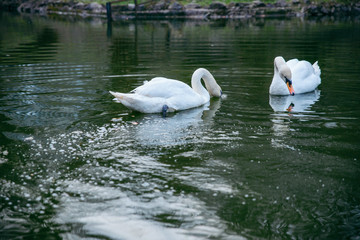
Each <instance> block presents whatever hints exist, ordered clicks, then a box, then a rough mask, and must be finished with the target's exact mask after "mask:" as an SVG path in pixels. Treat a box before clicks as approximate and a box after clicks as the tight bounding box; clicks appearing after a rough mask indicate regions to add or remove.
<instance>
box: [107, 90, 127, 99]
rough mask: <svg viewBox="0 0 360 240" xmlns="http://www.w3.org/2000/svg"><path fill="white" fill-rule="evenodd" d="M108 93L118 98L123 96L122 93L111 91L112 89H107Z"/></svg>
mask: <svg viewBox="0 0 360 240" xmlns="http://www.w3.org/2000/svg"><path fill="white" fill-rule="evenodd" d="M109 93H110V94H111V95H113V96H114V97H116V98H117V99H118V100H121V99H123V97H124V95H123V93H119V92H112V91H109Z"/></svg>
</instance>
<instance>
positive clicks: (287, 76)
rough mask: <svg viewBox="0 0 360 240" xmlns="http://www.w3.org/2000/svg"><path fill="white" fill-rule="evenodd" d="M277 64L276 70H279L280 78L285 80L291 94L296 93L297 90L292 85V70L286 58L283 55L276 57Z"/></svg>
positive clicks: (275, 63) (275, 62)
mask: <svg viewBox="0 0 360 240" xmlns="http://www.w3.org/2000/svg"><path fill="white" fill-rule="evenodd" d="M274 65H275V71H277V72H278V74H279V76H280V78H281V79H282V80H283V81H284V83H285V84H286V86H287V88H288V89H289V93H290V95H295V91H294V88H293V85H292V80H291V79H292V76H291V70H290V68H289V67H288V65H286V63H285V60H284V58H283V57H276V58H275V60H274Z"/></svg>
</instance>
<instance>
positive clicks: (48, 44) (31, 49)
mask: <svg viewBox="0 0 360 240" xmlns="http://www.w3.org/2000/svg"><path fill="white" fill-rule="evenodd" d="M56 43H58V34H57V32H56V31H55V30H54V29H52V28H49V27H46V26H45V27H44V28H42V29H41V30H40V32H39V33H38V34H37V36H36V39H35V41H29V42H19V43H18V45H17V46H16V47H14V48H10V49H4V50H3V51H4V52H5V57H4V56H1V57H0V61H1V62H2V63H7V64H14V63H15V64H30V63H37V62H43V61H47V60H51V59H53V57H54V56H55V55H56V53H57V51H56V50H57V45H56ZM2 57H4V59H1V58H2Z"/></svg>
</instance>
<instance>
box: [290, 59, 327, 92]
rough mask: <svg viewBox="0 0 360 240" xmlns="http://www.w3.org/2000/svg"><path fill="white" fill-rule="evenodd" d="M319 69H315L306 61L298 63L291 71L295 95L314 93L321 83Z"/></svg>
mask: <svg viewBox="0 0 360 240" xmlns="http://www.w3.org/2000/svg"><path fill="white" fill-rule="evenodd" d="M316 71H320V68H318V69H315V68H314V66H313V65H311V63H309V62H308V61H299V62H298V63H297V64H296V65H295V66H294V67H293V68H292V69H291V72H292V75H293V84H294V89H295V93H296V92H298V93H305V92H311V91H314V90H315V89H316V88H317V86H319V84H320V83H321V79H320V76H319V75H320V74H317V72H316Z"/></svg>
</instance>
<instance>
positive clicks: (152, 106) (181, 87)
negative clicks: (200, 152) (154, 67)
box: [110, 68, 222, 115]
mask: <svg viewBox="0 0 360 240" xmlns="http://www.w3.org/2000/svg"><path fill="white" fill-rule="evenodd" d="M201 79H203V80H204V82H205V86H206V89H205V88H204V86H203V85H202V84H201ZM191 86H192V88H191V87H190V86H189V85H187V84H185V83H183V82H180V81H178V80H173V79H168V78H163V77H156V78H153V79H151V80H150V81H149V82H145V83H144V85H142V86H140V87H137V88H135V89H134V90H132V91H131V93H118V92H111V91H110V93H111V94H112V95H113V96H114V97H116V98H117V99H118V100H119V101H120V102H121V103H122V104H123V105H125V106H126V107H128V108H130V109H132V110H135V111H138V112H143V113H160V112H162V113H163V115H165V114H166V112H173V111H180V110H185V109H189V108H194V107H199V106H201V105H203V104H205V103H207V102H209V101H210V95H211V96H215V97H220V96H221V94H222V91H221V88H220V86H219V85H218V84H217V83H216V81H215V78H214V77H213V76H212V75H211V73H210V72H209V71H208V70H206V69H204V68H199V69H197V70H196V71H195V72H194V73H193V75H192V77H191Z"/></svg>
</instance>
